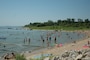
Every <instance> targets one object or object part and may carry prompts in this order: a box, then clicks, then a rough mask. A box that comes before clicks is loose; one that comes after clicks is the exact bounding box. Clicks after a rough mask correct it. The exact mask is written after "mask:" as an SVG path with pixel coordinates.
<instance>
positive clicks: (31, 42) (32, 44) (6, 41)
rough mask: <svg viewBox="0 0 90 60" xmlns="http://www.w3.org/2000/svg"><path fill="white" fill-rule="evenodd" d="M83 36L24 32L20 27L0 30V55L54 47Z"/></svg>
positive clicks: (70, 33)
mask: <svg viewBox="0 0 90 60" xmlns="http://www.w3.org/2000/svg"><path fill="white" fill-rule="evenodd" d="M84 36H85V35H84V34H82V33H75V32H61V31H59V32H56V31H40V30H24V29H22V28H21V27H18V28H15V27H12V28H10V29H8V27H6V28H5V27H2V28H0V55H3V54H5V53H7V52H21V51H27V50H34V49H38V48H40V47H42V46H43V47H44V48H45V47H47V44H48V43H47V41H48V42H49V46H54V44H55V40H54V39H55V37H56V42H57V43H58V44H59V43H68V42H72V41H75V40H79V39H81V38H83V37H84Z"/></svg>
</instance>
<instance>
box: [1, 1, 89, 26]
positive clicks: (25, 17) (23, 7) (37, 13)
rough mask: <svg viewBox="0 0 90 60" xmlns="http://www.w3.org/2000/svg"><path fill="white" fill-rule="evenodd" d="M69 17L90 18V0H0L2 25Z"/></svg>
mask: <svg viewBox="0 0 90 60" xmlns="http://www.w3.org/2000/svg"><path fill="white" fill-rule="evenodd" d="M67 18H75V19H78V18H82V19H86V18H88V19H90V0H0V26H24V25H25V24H29V23H30V22H32V23H33V22H46V21H48V20H53V21H57V20H58V19H67Z"/></svg>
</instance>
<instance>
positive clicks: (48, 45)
mask: <svg viewBox="0 0 90 60" xmlns="http://www.w3.org/2000/svg"><path fill="white" fill-rule="evenodd" d="M41 40H42V43H43V44H44V43H45V41H46V43H47V44H46V45H47V47H50V43H51V41H52V37H51V36H47V37H46V39H44V37H43V36H41ZM54 43H55V44H56V43H57V38H56V37H54Z"/></svg>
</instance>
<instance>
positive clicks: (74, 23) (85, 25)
mask: <svg viewBox="0 0 90 60" xmlns="http://www.w3.org/2000/svg"><path fill="white" fill-rule="evenodd" d="M25 27H30V28H33V27H35V28H41V27H45V28H47V29H48V27H49V29H64V28H67V27H68V28H71V29H90V20H89V19H84V20H83V19H80V18H79V19H77V20H75V19H74V18H67V19H66V20H57V21H56V22H53V21H52V20H48V22H43V23H41V22H35V23H30V24H28V25H25Z"/></svg>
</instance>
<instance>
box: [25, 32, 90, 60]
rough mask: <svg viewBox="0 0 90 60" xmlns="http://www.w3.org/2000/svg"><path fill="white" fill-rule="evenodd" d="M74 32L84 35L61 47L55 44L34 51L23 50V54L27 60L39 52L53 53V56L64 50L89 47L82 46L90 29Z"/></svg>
mask: <svg viewBox="0 0 90 60" xmlns="http://www.w3.org/2000/svg"><path fill="white" fill-rule="evenodd" d="M75 32H80V33H85V34H86V37H85V38H84V39H82V40H78V41H76V43H68V44H64V45H63V46H61V47H57V46H55V47H53V48H46V49H42V50H39V51H36V52H29V51H28V52H25V53H24V55H25V57H26V59H27V60H30V58H33V57H34V56H38V55H40V54H53V55H55V56H58V55H60V54H62V53H63V52H65V51H70V50H82V49H90V48H84V47H83V46H85V45H86V44H87V42H88V41H90V31H75Z"/></svg>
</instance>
